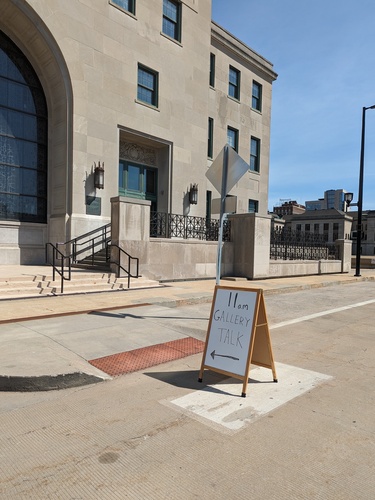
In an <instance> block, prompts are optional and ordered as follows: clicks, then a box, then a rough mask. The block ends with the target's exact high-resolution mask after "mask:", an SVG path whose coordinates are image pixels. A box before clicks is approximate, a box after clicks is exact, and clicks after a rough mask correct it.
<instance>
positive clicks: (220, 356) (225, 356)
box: [211, 351, 240, 361]
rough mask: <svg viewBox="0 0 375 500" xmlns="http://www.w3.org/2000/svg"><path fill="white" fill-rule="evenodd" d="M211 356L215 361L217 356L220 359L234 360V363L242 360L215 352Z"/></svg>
mask: <svg viewBox="0 0 375 500" xmlns="http://www.w3.org/2000/svg"><path fill="white" fill-rule="evenodd" d="M211 356H212V359H215V356H217V357H218V358H229V359H234V361H239V360H240V358H235V357H234V356H227V355H225V354H216V352H215V351H212V352H211Z"/></svg>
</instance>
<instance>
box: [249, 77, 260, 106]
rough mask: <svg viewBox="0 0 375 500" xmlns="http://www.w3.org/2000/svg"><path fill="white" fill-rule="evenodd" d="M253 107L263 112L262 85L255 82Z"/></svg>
mask: <svg viewBox="0 0 375 500" xmlns="http://www.w3.org/2000/svg"><path fill="white" fill-rule="evenodd" d="M251 107H252V108H253V109H256V110H257V111H262V85H260V83H257V82H253V91H252V97H251Z"/></svg>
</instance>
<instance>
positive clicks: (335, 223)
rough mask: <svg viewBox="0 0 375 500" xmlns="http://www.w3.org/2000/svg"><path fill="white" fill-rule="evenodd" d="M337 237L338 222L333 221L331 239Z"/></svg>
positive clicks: (336, 238)
mask: <svg viewBox="0 0 375 500" xmlns="http://www.w3.org/2000/svg"><path fill="white" fill-rule="evenodd" d="M338 238H339V224H338V222H334V223H333V241H336V240H338Z"/></svg>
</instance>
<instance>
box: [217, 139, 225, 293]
mask: <svg viewBox="0 0 375 500" xmlns="http://www.w3.org/2000/svg"><path fill="white" fill-rule="evenodd" d="M227 177H228V146H225V147H224V157H223V173H222V178H221V204H220V229H219V241H218V248H217V263H216V284H217V285H219V284H220V275H221V250H222V243H223V224H224V220H223V217H224V210H225V197H226V195H227Z"/></svg>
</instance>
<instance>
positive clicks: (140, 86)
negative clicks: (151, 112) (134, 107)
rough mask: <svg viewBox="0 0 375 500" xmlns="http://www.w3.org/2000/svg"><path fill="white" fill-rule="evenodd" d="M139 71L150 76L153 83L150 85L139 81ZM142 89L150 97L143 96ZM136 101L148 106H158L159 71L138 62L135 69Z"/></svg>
mask: <svg viewBox="0 0 375 500" xmlns="http://www.w3.org/2000/svg"><path fill="white" fill-rule="evenodd" d="M141 72H142V74H145V75H148V76H151V77H152V79H153V85H152V86H151V87H150V86H148V85H146V84H145V83H144V82H142V81H140V75H141ZM142 91H143V92H146V94H145V95H147V93H149V94H150V95H151V99H145V98H143V97H142ZM137 101H138V102H141V103H143V104H146V105H148V106H152V107H153V108H158V106H159V73H158V72H157V71H155V70H153V69H151V68H148V67H147V66H144V65H143V64H140V63H138V69H137Z"/></svg>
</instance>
